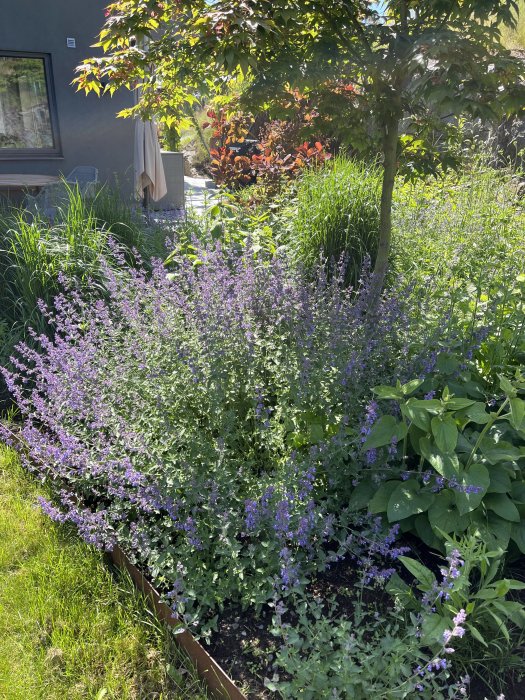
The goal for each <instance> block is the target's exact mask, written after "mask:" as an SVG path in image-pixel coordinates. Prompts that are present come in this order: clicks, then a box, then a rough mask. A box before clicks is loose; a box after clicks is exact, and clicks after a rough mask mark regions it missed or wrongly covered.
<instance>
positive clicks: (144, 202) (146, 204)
mask: <svg viewBox="0 0 525 700" xmlns="http://www.w3.org/2000/svg"><path fill="white" fill-rule="evenodd" d="M142 208H143V209H144V213H145V214H146V218H147V219H148V221H149V191H148V188H147V187H145V188H144V197H143V199H142Z"/></svg>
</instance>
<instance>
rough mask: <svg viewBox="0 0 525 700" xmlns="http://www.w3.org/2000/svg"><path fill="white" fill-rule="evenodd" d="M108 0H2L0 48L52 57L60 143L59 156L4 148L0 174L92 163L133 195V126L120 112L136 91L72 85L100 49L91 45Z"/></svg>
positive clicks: (56, 172)
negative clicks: (95, 90) (72, 43)
mask: <svg viewBox="0 0 525 700" xmlns="http://www.w3.org/2000/svg"><path fill="white" fill-rule="evenodd" d="M107 4H108V0H0V53H1V52H2V51H19V52H38V53H46V54H50V56H51V63H52V73H53V75H52V80H53V83H54V88H55V95H56V106H57V116H58V129H59V136H60V141H61V146H62V148H61V151H62V155H61V156H60V157H52V158H51V157H46V158H40V157H39V158H34V159H33V158H30V159H23V160H22V159H15V158H12V157H8V158H6V157H5V156H2V150H1V149H0V174H11V173H17V174H18V173H36V174H46V175H59V174H61V173H63V174H65V175H67V173H68V172H70V171H71V170H72V169H73V168H74V167H75V166H76V165H94V166H95V167H97V168H98V169H99V179H100V180H101V181H114V179H115V177H117V179H118V182H119V185H120V187H121V190H122V193H123V194H124V195H125V196H130V195H131V193H132V190H133V187H132V179H133V174H132V170H133V134H134V125H133V121H132V120H130V119H118V118H117V117H116V114H117V112H118V111H120V110H121V109H124V108H125V107H129V106H130V105H131V104H132V102H133V95H132V93H130V92H126V91H122V92H120V91H119V92H117V93H116V94H115V95H114V96H113V97H110V96H109V95H105V96H103V97H101V98H98V97H97V96H96V95H94V94H90V95H87V96H86V95H85V94H84V93H80V92H76V89H75V87H74V86H72V85H71V81H72V80H73V78H74V77H75V67H76V66H77V65H78V64H79V63H80V62H81V61H82V59H84V58H87V57H89V56H93V55H96V53H97V51H98V50H96V49H93V48H91V45H92V44H93V43H94V41H95V39H96V36H97V34H98V32H99V31H100V29H101V27H102V25H103V23H104V8H105V7H106V6H107ZM68 37H70V38H74V39H75V40H76V48H74V49H71V48H68V47H67V44H66V39H67V38H68Z"/></svg>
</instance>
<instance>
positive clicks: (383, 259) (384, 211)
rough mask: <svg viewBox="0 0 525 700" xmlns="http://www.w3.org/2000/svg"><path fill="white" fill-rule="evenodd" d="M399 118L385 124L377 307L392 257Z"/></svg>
mask: <svg viewBox="0 0 525 700" xmlns="http://www.w3.org/2000/svg"><path fill="white" fill-rule="evenodd" d="M398 136H399V117H397V116H392V117H390V119H387V121H386V123H385V133H384V138H383V185H382V189H381V215H380V220H379V242H378V247H377V257H376V262H375V266H374V272H373V281H372V298H371V302H372V305H373V306H375V305H376V304H377V302H378V301H379V297H380V295H381V292H382V290H383V285H384V283H385V277H386V273H387V269H388V258H389V256H390V241H391V238H392V194H393V191H394V182H395V179H396V173H397V145H398Z"/></svg>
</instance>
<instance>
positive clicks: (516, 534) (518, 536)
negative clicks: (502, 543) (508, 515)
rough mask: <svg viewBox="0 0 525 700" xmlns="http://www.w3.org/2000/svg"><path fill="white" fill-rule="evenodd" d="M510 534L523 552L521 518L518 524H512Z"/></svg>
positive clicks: (524, 532)
mask: <svg viewBox="0 0 525 700" xmlns="http://www.w3.org/2000/svg"><path fill="white" fill-rule="evenodd" d="M510 536H511V538H512V539H513V541H514V542H515V543H516V544H517V545H518V549H519V550H520V552H521V553H522V554H525V521H523V520H522V521H521V522H520V523H519V524H517V525H513V526H512V529H511V531H510Z"/></svg>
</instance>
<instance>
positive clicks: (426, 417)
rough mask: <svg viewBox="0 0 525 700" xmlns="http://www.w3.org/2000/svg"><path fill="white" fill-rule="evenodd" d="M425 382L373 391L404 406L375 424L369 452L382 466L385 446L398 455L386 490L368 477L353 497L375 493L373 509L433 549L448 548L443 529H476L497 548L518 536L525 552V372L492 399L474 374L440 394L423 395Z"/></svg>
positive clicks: (365, 445)
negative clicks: (487, 399)
mask: <svg viewBox="0 0 525 700" xmlns="http://www.w3.org/2000/svg"><path fill="white" fill-rule="evenodd" d="M422 385H424V382H423V380H415V381H413V382H409V383H408V384H405V385H401V384H400V383H398V384H397V386H392V387H389V386H379V387H376V388H375V389H374V393H375V394H376V396H377V397H378V399H379V400H381V401H395V402H396V404H397V407H396V409H395V410H394V411H393V414H391V413H385V414H384V415H382V416H380V417H379V418H378V419H377V420H376V421H375V422H374V424H373V425H372V426H371V427H370V429H369V430H368V434H367V435H366V439H365V440H364V442H363V446H362V449H363V450H364V451H365V452H367V453H368V454H369V455H370V453H371V451H374V454H373V457H374V459H373V464H374V465H377V466H378V467H379V469H381V466H382V464H384V458H382V457H381V454H380V453H377V451H378V450H380V451H382V452H383V453H384V452H386V451H387V450H389V449H390V450H392V449H393V448H394V449H395V450H396V451H397V455H396V458H395V460H394V463H393V464H390V465H389V466H386V465H385V471H384V472H383V476H384V478H385V480H384V481H383V483H382V484H381V485H380V486H379V488H377V487H376V486H375V484H374V481H373V480H372V479H365V480H364V481H363V482H362V483H361V484H360V486H359V490H358V491H356V493H354V496H353V498H354V501H357V500H358V499H360V498H362V497H363V494H366V492H367V490H368V492H369V494H370V497H371V500H370V502H369V504H368V507H369V509H370V511H371V512H372V513H374V514H385V515H386V517H387V519H388V521H389V522H392V523H393V522H399V523H400V524H401V527H402V529H403V530H404V531H412V532H414V533H415V534H417V535H418V536H419V537H420V538H421V539H422V540H423V541H424V542H425V543H426V544H427V545H429V546H430V547H437V548H439V547H440V546H441V547H442V543H443V533H454V534H461V533H463V532H466V531H467V530H469V529H470V530H475V531H477V532H480V533H481V534H482V535H483V538H484V540H485V542H487V543H488V544H489V546H491V547H494V548H497V547H499V548H501V549H502V550H506V549H507V548H508V546H509V542H510V541H511V540H512V542H513V543H514V546H515V547H517V549H519V551H521V552H522V553H525V522H524V521H523V520H522V517H523V516H524V515H525V480H524V472H523V464H524V462H523V460H525V400H524V390H525V379H524V377H523V376H522V375H517V377H516V379H515V380H514V381H512V382H511V381H509V380H508V379H506V378H505V377H503V376H502V377H501V379H500V388H501V394H500V395H499V396H498V397H497V399H495V400H490V401H489V402H488V403H486V401H485V399H484V397H483V392H482V386H481V385H480V384H479V383H477V382H476V381H474V380H473V378H472V376H471V375H470V373H464V374H463V377H462V380H461V379H460V380H456V381H454V382H453V383H452V382H451V386H450V387H449V385H447V386H445V388H444V389H443V391H441V395H439V394H437V393H436V391H435V390H433V389H431V390H430V393H428V394H427V395H426V396H425V397H424V398H419V395H417V393H416V392H418V390H420V389H421V387H422ZM428 386H429V385H428V383H427V391H428ZM480 398H481V399H482V400H480ZM369 461H370V460H369Z"/></svg>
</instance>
